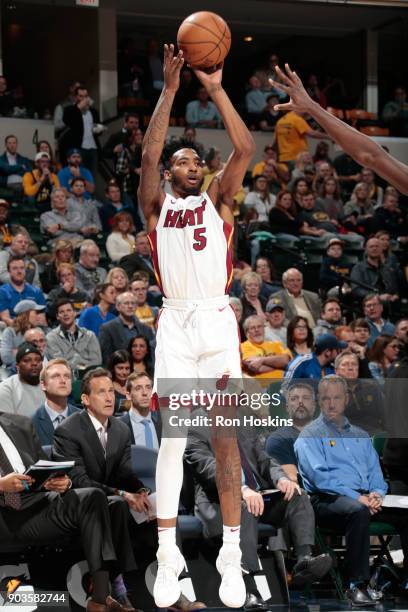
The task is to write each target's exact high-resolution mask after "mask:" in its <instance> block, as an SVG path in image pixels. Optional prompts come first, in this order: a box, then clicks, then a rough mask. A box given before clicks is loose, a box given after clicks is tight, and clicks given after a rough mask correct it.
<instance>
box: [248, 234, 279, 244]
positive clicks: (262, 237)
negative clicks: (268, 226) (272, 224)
mask: <svg viewBox="0 0 408 612" xmlns="http://www.w3.org/2000/svg"><path fill="white" fill-rule="evenodd" d="M250 238H251V239H252V238H256V239H257V240H271V241H272V242H276V237H275V236H273V235H272V234H271V233H270V232H265V231H259V232H252V234H251V235H250Z"/></svg>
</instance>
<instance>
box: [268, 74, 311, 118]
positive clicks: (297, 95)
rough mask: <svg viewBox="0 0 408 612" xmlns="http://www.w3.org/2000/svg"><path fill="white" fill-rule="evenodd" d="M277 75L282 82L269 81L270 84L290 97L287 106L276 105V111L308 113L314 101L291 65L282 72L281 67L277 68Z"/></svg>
mask: <svg viewBox="0 0 408 612" xmlns="http://www.w3.org/2000/svg"><path fill="white" fill-rule="evenodd" d="M276 74H277V75H278V77H279V79H280V82H279V83H278V82H277V81H274V80H273V79H269V83H270V84H271V85H272V86H273V87H275V88H276V89H278V90H279V91H283V92H284V93H285V94H287V95H288V96H289V97H290V100H289V102H286V103H285V104H275V106H274V109H275V110H293V111H296V112H298V113H308V112H310V109H311V107H312V105H313V100H312V98H311V97H310V96H309V94H308V93H307V91H306V89H305V88H304V87H303V83H302V81H301V80H300V78H299V77H298V75H297V74H296V72H293V71H292V70H291V69H290V67H289V64H285V71H283V70H281V69H280V68H279V66H277V67H276Z"/></svg>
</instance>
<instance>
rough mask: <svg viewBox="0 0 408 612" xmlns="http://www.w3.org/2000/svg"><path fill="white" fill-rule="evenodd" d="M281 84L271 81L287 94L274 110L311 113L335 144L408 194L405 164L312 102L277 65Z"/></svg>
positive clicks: (298, 83)
mask: <svg viewBox="0 0 408 612" xmlns="http://www.w3.org/2000/svg"><path fill="white" fill-rule="evenodd" d="M276 71H277V73H278V74H279V77H280V78H281V80H282V81H283V83H278V82H276V81H272V80H271V81H270V82H271V84H272V85H273V86H274V87H276V88H277V89H280V90H281V91H284V92H285V93H286V94H288V96H289V97H290V101H289V102H287V103H286V104H277V105H276V106H275V109H277V110H294V111H295V112H303V113H308V114H309V115H311V116H312V117H313V118H314V119H315V120H316V121H317V122H318V123H319V124H320V125H321V126H322V128H324V130H325V131H326V132H327V134H329V136H331V137H332V138H333V140H335V141H336V142H337V144H338V145H340V147H341V148H342V149H343V151H345V152H346V153H348V154H349V155H350V156H351V157H352V158H353V159H355V160H356V161H357V162H358V163H359V164H361V165H362V166H367V167H368V168H371V169H372V170H374V172H376V173H377V174H379V175H380V176H381V177H382V178H384V179H385V180H386V181H388V182H389V183H391V185H393V186H394V187H395V188H396V189H398V191H401V192H402V193H405V194H408V166H406V165H405V164H403V163H402V162H400V161H398V160H397V159H395V158H394V157H392V156H391V155H389V154H388V153H387V152H386V151H384V149H383V148H382V147H380V146H379V145H378V144H377V143H376V142H374V141H373V140H371V138H369V137H368V136H366V135H365V134H362V133H361V132H358V131H357V130H355V129H354V128H353V127H351V126H350V125H347V124H346V123H344V122H343V121H341V120H340V119H337V117H334V116H333V115H331V114H330V113H328V112H327V111H326V110H324V108H322V107H321V106H320V104H318V103H317V102H314V101H313V100H312V99H311V98H310V96H309V95H308V93H307V92H306V90H305V88H304V87H303V83H302V81H301V80H300V78H299V77H298V75H297V74H296V72H293V71H292V70H291V69H290V67H289V65H288V64H285V72H284V71H283V70H281V69H280V68H276Z"/></svg>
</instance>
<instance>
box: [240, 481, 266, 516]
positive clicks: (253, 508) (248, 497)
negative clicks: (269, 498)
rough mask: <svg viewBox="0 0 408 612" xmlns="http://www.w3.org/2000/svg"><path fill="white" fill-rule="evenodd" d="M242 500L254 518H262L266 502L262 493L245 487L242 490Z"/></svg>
mask: <svg viewBox="0 0 408 612" xmlns="http://www.w3.org/2000/svg"><path fill="white" fill-rule="evenodd" d="M242 499H243V500H244V501H245V503H246V507H247V508H248V512H250V513H251V514H253V515H254V516H261V515H262V514H263V511H264V500H263V497H262V495H261V494H260V493H258V492H257V491H253V490H252V489H250V488H249V487H245V488H243V490H242Z"/></svg>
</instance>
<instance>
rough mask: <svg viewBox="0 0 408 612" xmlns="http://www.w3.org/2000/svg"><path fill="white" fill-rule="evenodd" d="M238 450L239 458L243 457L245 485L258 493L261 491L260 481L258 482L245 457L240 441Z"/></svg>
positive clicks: (242, 465)
mask: <svg viewBox="0 0 408 612" xmlns="http://www.w3.org/2000/svg"><path fill="white" fill-rule="evenodd" d="M238 450H239V456H240V457H241V467H242V471H243V472H244V476H245V484H247V485H248V487H250V488H251V489H253V490H254V491H257V490H258V489H259V484H258V481H257V480H256V477H255V474H254V473H253V471H252V468H251V466H250V464H249V461H248V459H247V457H246V455H245V451H244V449H243V448H242V445H241V444H240V442H239V441H238Z"/></svg>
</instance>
